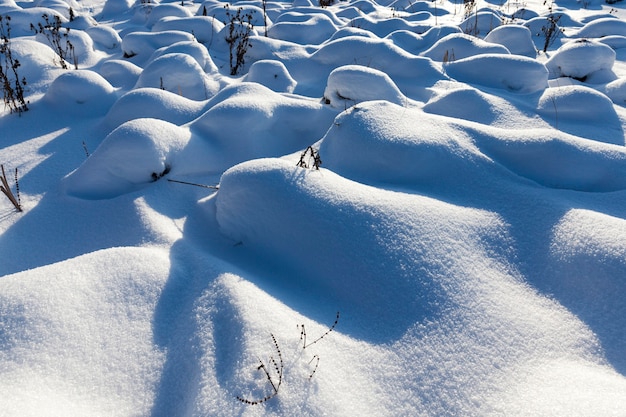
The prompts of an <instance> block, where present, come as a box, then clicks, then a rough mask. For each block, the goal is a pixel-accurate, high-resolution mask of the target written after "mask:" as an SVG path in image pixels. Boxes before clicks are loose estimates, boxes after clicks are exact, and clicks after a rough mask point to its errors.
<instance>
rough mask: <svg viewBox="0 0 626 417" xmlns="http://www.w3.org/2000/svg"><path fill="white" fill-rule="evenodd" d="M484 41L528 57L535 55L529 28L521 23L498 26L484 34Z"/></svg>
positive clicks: (535, 51) (535, 50)
mask: <svg viewBox="0 0 626 417" xmlns="http://www.w3.org/2000/svg"><path fill="white" fill-rule="evenodd" d="M485 42H490V43H497V44H500V45H503V46H504V47H505V48H506V49H508V50H509V51H510V52H511V53H512V54H515V55H524V56H527V57H530V58H534V57H536V56H537V49H536V48H535V44H534V43H533V38H532V33H531V32H530V30H529V29H528V28H527V27H525V26H521V25H504V26H498V27H497V28H495V29H494V30H492V31H491V32H489V33H488V34H487V36H485Z"/></svg>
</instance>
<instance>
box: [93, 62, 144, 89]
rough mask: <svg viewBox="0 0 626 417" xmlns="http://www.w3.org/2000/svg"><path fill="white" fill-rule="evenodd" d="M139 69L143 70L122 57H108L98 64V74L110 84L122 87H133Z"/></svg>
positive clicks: (138, 74) (139, 71) (139, 73)
mask: <svg viewBox="0 0 626 417" xmlns="http://www.w3.org/2000/svg"><path fill="white" fill-rule="evenodd" d="M141 71H143V69H142V68H141V67H139V66H137V65H135V64H133V63H132V62H128V61H125V60H122V59H110V60H108V61H105V62H103V63H102V65H101V66H100V75H102V76H103V77H104V78H106V80H107V81H108V82H110V83H111V85H113V86H115V87H121V88H124V89H130V88H133V86H134V85H135V84H136V83H137V80H138V79H139V76H140V75H141Z"/></svg>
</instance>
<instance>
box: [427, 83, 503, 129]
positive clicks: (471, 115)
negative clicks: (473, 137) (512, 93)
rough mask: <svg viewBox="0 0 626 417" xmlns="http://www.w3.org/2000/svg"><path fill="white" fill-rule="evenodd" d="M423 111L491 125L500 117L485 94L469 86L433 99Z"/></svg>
mask: <svg viewBox="0 0 626 417" xmlns="http://www.w3.org/2000/svg"><path fill="white" fill-rule="evenodd" d="M423 110H424V111H425V112H426V113H431V114H438V115H441V116H447V117H454V118H456V119H463V120H469V121H472V122H477V123H483V124H490V123H492V122H494V121H495V120H496V119H497V118H498V117H499V116H500V115H499V112H498V109H497V108H495V107H494V105H493V104H492V103H491V101H490V100H489V98H488V97H487V95H486V94H485V93H483V92H482V91H480V90H478V89H475V88H471V87H468V86H465V87H462V88H459V89H455V90H452V91H449V92H446V93H444V94H442V95H439V96H436V97H433V98H432V99H431V100H430V101H429V102H428V103H426V105H424V107H423Z"/></svg>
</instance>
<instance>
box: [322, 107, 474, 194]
mask: <svg viewBox="0 0 626 417" xmlns="http://www.w3.org/2000/svg"><path fill="white" fill-rule="evenodd" d="M449 120H451V119H447V118H443V117H440V116H436V115H429V114H427V113H424V112H422V111H421V110H418V109H407V108H405V107H401V106H398V105H396V104H392V103H389V102H386V101H369V102H366V103H362V104H361V105H359V106H358V107H354V108H351V109H349V110H347V111H345V112H343V113H342V114H340V115H339V116H338V117H337V118H336V119H335V122H334V123H333V126H332V127H331V129H330V130H329V131H328V132H327V133H326V135H325V136H324V139H323V141H322V143H321V146H320V150H319V153H320V156H321V157H322V160H323V162H324V165H323V166H324V167H326V168H328V169H330V170H332V171H335V172H337V173H338V174H340V175H342V176H345V177H348V178H352V179H357V180H365V181H367V182H369V181H381V182H389V183H418V182H419V183H427V182H432V181H435V182H439V180H440V179H442V178H444V179H445V178H452V177H457V178H464V177H466V176H467V175H469V174H470V173H471V172H474V171H475V170H476V164H477V163H478V162H479V161H486V158H485V157H484V156H483V155H482V154H481V153H480V151H479V150H478V149H477V148H476V147H475V146H474V145H473V144H472V140H471V138H470V137H469V136H468V135H467V134H466V133H465V132H463V131H462V130H460V129H458V128H456V127H455V126H453V125H452V124H451V123H449ZM416 126H419V128H417V127H416Z"/></svg>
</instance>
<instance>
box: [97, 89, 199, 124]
mask: <svg viewBox="0 0 626 417" xmlns="http://www.w3.org/2000/svg"><path fill="white" fill-rule="evenodd" d="M205 109H206V103H205V102H199V101H196V100H191V99H188V98H185V97H182V96H180V95H178V94H176V93H172V92H169V91H167V90H162V89H160V88H138V89H135V90H132V91H130V92H128V93H126V94H124V95H123V96H122V97H120V98H119V99H118V100H117V101H116V102H115V104H113V106H112V107H111V110H109V112H108V113H107V115H106V118H105V119H104V126H106V127H107V129H108V131H111V130H113V129H114V128H116V127H118V126H120V125H121V124H123V123H125V122H128V121H130V120H133V119H141V118H150V119H160V120H164V121H166V122H170V123H173V124H175V125H182V124H184V123H187V122H190V121H192V120H193V119H195V118H197V117H199V116H200V115H201V114H202V113H203V112H204V110H205Z"/></svg>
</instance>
